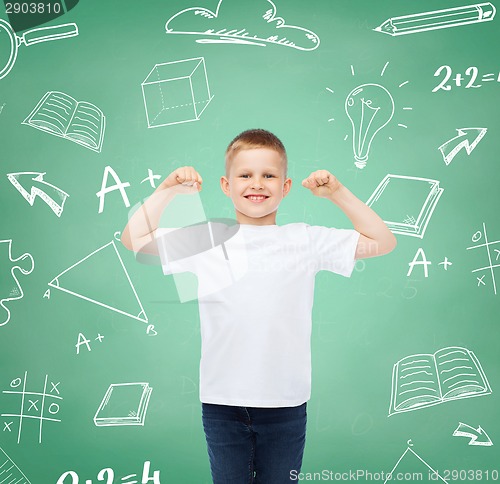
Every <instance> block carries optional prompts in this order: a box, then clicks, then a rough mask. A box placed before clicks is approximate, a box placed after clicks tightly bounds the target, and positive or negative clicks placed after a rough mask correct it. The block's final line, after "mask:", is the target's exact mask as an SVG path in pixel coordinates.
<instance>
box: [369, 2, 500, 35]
mask: <svg viewBox="0 0 500 484" xmlns="http://www.w3.org/2000/svg"><path fill="white" fill-rule="evenodd" d="M495 12H496V9H495V7H494V6H493V4H491V3H489V2H488V3H478V4H475V5H465V6H463V7H453V8H446V9H443V10H434V11H432V12H422V13H416V14H412V15H403V16H401V17H392V18H390V19H387V20H386V21H385V22H383V23H382V24H381V25H380V26H378V27H377V28H375V29H374V30H375V31H376V32H381V33H383V34H388V35H391V36H398V35H407V34H415V33H417V32H425V31H428V30H436V29H448V28H450V27H459V26H461V25H468V24H475V23H481V22H489V21H491V20H493V18H494V17H495Z"/></svg>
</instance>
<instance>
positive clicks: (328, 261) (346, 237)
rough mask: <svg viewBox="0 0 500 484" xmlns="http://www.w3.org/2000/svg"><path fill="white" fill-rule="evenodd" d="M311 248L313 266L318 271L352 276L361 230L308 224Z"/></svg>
mask: <svg viewBox="0 0 500 484" xmlns="http://www.w3.org/2000/svg"><path fill="white" fill-rule="evenodd" d="M306 230H307V234H308V237H309V244H310V249H311V258H312V266H313V267H314V268H315V270H316V272H319V271H330V272H335V273H336V274H340V275H342V276H345V277H350V276H351V274H352V271H353V269H354V264H355V263H356V260H355V258H354V256H355V254H356V247H357V245H358V240H359V232H357V231H356V230H352V229H336V228H329V227H321V226H316V225H306Z"/></svg>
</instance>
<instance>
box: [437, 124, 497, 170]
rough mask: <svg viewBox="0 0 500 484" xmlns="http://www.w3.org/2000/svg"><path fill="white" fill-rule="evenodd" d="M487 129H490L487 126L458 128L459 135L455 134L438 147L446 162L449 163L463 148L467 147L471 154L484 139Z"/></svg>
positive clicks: (468, 152) (466, 149)
mask: <svg viewBox="0 0 500 484" xmlns="http://www.w3.org/2000/svg"><path fill="white" fill-rule="evenodd" d="M486 131H488V129H487V128H461V129H457V132H458V136H455V137H454V138H452V139H450V140H449V141H447V142H446V143H444V144H442V145H441V146H440V147H439V148H438V149H439V151H441V154H442V155H443V159H444V162H445V163H446V164H447V165H449V164H450V163H451V161H452V160H453V158H455V155H456V154H457V153H458V152H459V151H460V150H461V149H462V148H465V151H466V152H467V154H468V155H470V154H471V153H472V151H473V150H474V148H475V147H476V146H477V145H478V143H479V142H480V141H481V140H482V139H483V137H484V135H485V134H486Z"/></svg>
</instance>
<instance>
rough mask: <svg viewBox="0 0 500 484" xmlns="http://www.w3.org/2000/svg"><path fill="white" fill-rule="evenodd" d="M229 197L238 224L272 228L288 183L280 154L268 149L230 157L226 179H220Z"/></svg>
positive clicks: (259, 149)
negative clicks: (269, 226)
mask: <svg viewBox="0 0 500 484" xmlns="http://www.w3.org/2000/svg"><path fill="white" fill-rule="evenodd" d="M220 184H221V188H222V191H223V192H224V193H225V194H226V195H227V196H228V197H230V198H231V200H232V201H233V204H234V208H235V209H236V220H237V221H238V223H240V224H251V225H273V224H275V223H276V212H277V210H278V206H279V204H280V202H281V200H283V198H284V197H285V196H286V195H288V192H289V191H290V187H291V186H292V180H291V179H290V178H285V169H284V166H283V162H282V160H281V155H280V154H279V153H278V152H277V151H274V150H271V149H269V148H255V149H250V150H241V151H239V152H238V153H237V154H236V156H235V157H234V158H233V160H232V162H231V164H230V168H229V174H228V176H227V177H226V176H223V177H221V179H220Z"/></svg>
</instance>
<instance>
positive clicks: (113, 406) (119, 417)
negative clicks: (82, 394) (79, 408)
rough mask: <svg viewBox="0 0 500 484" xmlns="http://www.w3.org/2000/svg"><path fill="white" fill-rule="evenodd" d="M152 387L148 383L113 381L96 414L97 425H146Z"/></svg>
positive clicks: (95, 421)
mask: <svg viewBox="0 0 500 484" xmlns="http://www.w3.org/2000/svg"><path fill="white" fill-rule="evenodd" d="M152 390H153V389H152V388H151V387H150V386H149V384H148V383H113V384H111V385H109V388H108V390H107V392H106V394H105V395H104V398H103V399H102V402H101V404H100V405H99V408H98V410H97V412H96V414H95V416H94V423H95V424H96V425H97V426H111V425H115V426H117V425H144V420H145V418H146V411H147V408H148V404H149V397H150V396H151V392H152Z"/></svg>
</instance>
